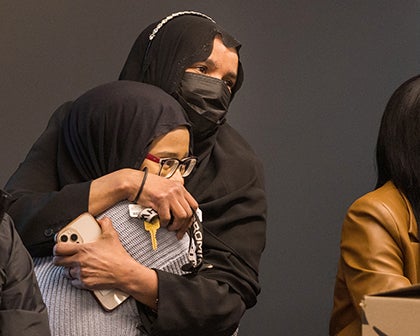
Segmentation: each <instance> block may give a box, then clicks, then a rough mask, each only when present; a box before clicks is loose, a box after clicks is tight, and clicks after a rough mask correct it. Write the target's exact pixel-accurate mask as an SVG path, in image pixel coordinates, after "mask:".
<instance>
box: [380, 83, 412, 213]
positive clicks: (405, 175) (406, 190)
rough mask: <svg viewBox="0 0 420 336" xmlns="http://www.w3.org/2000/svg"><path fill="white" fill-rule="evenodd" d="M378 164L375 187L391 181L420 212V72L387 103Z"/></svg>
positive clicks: (381, 127) (382, 124) (381, 128)
mask: <svg viewBox="0 0 420 336" xmlns="http://www.w3.org/2000/svg"><path fill="white" fill-rule="evenodd" d="M376 165H377V172H378V179H377V182H376V188H379V187H381V186H382V185H383V184H385V183H386V182H387V181H392V182H393V183H394V184H395V186H396V187H397V188H398V189H399V190H400V191H401V192H402V193H403V194H404V195H405V196H406V197H407V198H408V200H409V201H410V203H411V205H412V207H413V208H414V210H415V213H416V214H420V75H417V76H415V77H413V78H410V79H409V80H407V81H406V82H404V83H403V84H402V85H401V86H400V87H399V88H398V89H397V90H396V91H395V92H394V93H393V94H392V96H391V98H390V99H389V101H388V104H387V105H386V108H385V112H384V114H383V116H382V121H381V126H380V129H379V135H378V142H377V145H376Z"/></svg>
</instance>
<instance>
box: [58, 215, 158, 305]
mask: <svg viewBox="0 0 420 336" xmlns="http://www.w3.org/2000/svg"><path fill="white" fill-rule="evenodd" d="M98 223H99V225H100V226H101V228H102V234H101V236H100V237H99V239H98V240H96V241H95V242H92V243H86V244H77V243H57V244H56V245H55V246H54V259H53V262H54V264H55V265H57V266H64V267H66V268H67V269H68V272H67V275H68V277H69V278H70V279H71V283H72V285H73V286H76V287H78V288H84V289H90V290H97V289H119V290H121V291H123V292H125V293H127V294H129V295H131V296H133V297H134V298H135V299H136V300H138V301H140V302H142V303H144V304H146V305H148V306H149V307H151V308H153V309H155V308H156V298H157V288H158V278H157V274H156V272H155V271H154V270H152V269H150V268H147V267H145V266H144V265H142V264H140V263H138V262H137V261H136V260H134V259H133V258H132V257H131V256H130V255H129V254H128V253H127V251H126V250H125V249H124V247H123V246H122V245H121V242H120V240H119V237H118V233H117V232H116V231H115V229H114V227H113V226H112V223H111V220H110V219H109V218H103V219H101V220H99V221H98Z"/></svg>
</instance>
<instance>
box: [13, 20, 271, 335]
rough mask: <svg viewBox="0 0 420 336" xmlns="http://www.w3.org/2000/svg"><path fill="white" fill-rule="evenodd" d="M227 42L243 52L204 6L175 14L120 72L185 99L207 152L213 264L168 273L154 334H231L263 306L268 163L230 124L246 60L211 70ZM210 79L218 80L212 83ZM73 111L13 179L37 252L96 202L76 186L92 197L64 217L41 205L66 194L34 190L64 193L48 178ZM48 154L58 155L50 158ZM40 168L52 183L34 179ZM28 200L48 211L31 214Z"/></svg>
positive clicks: (205, 202)
mask: <svg viewBox="0 0 420 336" xmlns="http://www.w3.org/2000/svg"><path fill="white" fill-rule="evenodd" d="M220 41H221V42H222V43H221V45H222V46H225V47H226V48H227V49H229V51H230V52H231V51H232V50H233V51H234V52H235V53H236V55H237V53H238V51H239V47H240V45H239V43H238V42H237V41H236V40H235V39H234V38H232V37H231V36H230V35H229V34H228V33H226V32H225V31H224V30H223V29H222V28H220V27H219V26H218V25H217V24H215V23H214V22H213V21H212V20H211V19H209V18H207V17H204V16H203V15H198V14H194V13H182V14H181V15H180V14H175V15H171V16H169V17H167V18H165V19H164V20H162V21H161V22H156V23H154V24H152V25H150V26H149V27H148V28H146V29H145V31H144V32H143V33H142V34H141V35H140V36H139V38H138V39H137V41H136V42H135V44H134V46H133V48H132V50H131V52H130V55H129V57H128V59H127V62H126V64H125V66H124V69H123V71H122V73H121V75H120V79H128V80H137V81H143V82H146V83H150V84H152V85H156V86H159V87H161V88H162V89H164V90H165V91H166V92H168V93H169V94H171V95H172V96H174V97H175V98H177V99H178V100H179V102H180V103H181V105H182V106H183V107H184V108H185V110H186V113H187V115H188V117H189V119H190V121H191V123H192V129H193V135H194V137H193V144H194V146H193V152H194V154H195V155H197V156H198V157H199V165H198V167H197V169H196V172H195V173H194V174H193V175H192V176H191V178H190V179H189V181H187V182H186V186H187V189H188V190H189V191H190V192H191V193H192V195H193V196H194V197H195V198H196V200H197V201H198V203H199V205H200V208H201V209H202V210H203V222H204V223H203V226H204V231H205V232H204V243H203V248H204V258H205V260H206V262H208V263H209V264H211V265H212V267H211V268H205V269H202V270H201V271H199V272H198V274H195V275H194V276H188V277H177V276H174V275H171V274H166V273H163V272H162V273H158V274H159V307H158V313H157V315H156V316H154V314H153V313H152V312H149V313H148V314H147V317H148V318H149V319H150V322H151V324H152V328H153V332H154V333H155V332H156V334H157V333H159V334H160V335H172V334H173V333H174V331H175V330H176V331H177V334H178V335H194V334H197V333H199V334H200V335H230V334H232V333H233V332H234V330H235V329H236V327H237V326H238V324H239V321H240V319H241V317H242V315H243V314H244V312H245V310H246V309H247V308H250V307H252V306H253V305H255V303H256V297H257V295H258V293H259V292H260V286H259V283H258V265H259V261H260V257H261V253H262V251H263V249H264V245H265V216H266V200H265V192H264V182H263V169H262V166H261V163H260V161H259V159H258V158H257V157H256V155H255V154H254V152H253V150H252V149H251V147H250V146H249V145H248V144H247V143H246V141H245V140H244V139H243V138H242V137H241V136H240V135H239V134H238V133H237V132H236V131H235V130H234V129H233V128H232V127H231V126H230V125H229V124H228V123H227V122H225V117H226V112H227V107H228V105H229V102H230V100H231V98H232V97H233V95H235V93H236V92H237V90H238V89H239V88H240V86H241V83H242V79H243V71H242V66H241V63H240V62H239V59H237V63H236V68H235V69H234V71H230V72H229V73H225V74H224V75H223V76H220V77H219V78H212V77H216V76H215V75H213V73H212V72H214V71H209V70H214V69H212V68H211V66H212V63H213V64H215V63H216V65H218V62H217V61H218V60H217V58H216V59H215V57H213V56H214V55H213V53H214V51H215V50H214V49H215V46H216V43H219V42H220ZM218 46H220V44H218ZM216 56H217V55H216ZM209 60H211V61H212V62H208V61H209ZM214 61H216V62H214ZM219 63H220V62H219ZM222 63H223V62H222ZM223 64H225V63H223ZM197 71H199V72H200V73H202V74H203V75H200V74H197ZM186 72H195V73H193V74H192V75H185V73H186ZM232 72H234V73H233V76H232ZM191 77H192V78H191ZM204 77H207V79H208V83H207V84H208V85H207V84H203V80H202V79H203V78H204ZM204 82H205V81H204ZM66 109H68V105H66V104H65V105H63V106H62V107H61V108H60V109H59V110H58V111H57V112H56V114H55V116H53V118H52V120H51V121H50V124H49V126H48V128H47V130H46V131H45V132H44V134H43V135H42V136H41V138H40V139H39V140H38V142H37V143H36V144H35V145H34V147H33V148H32V150H31V152H30V153H29V155H28V157H27V159H26V160H25V162H24V163H23V165H22V166H21V167H20V168H19V169H18V170H17V172H16V173H15V174H14V175H13V176H12V178H11V179H10V181H9V182H8V185H7V188H8V190H9V191H11V192H13V193H14V194H15V195H16V196H17V197H18V200H17V201H16V202H15V204H14V205H13V206H12V210H13V214H14V216H15V217H16V218H17V219H18V222H19V223H18V228H20V230H21V232H23V234H24V237H25V233H26V234H28V233H29V232H30V231H33V230H34V228H33V227H34V226H37V225H38V229H37V232H36V234H35V237H36V238H35V239H34V235H31V236H28V239H26V240H25V239H24V240H25V241H26V243H27V244H28V246H29V249H30V250H31V251H32V252H33V253H37V252H39V253H48V251H50V250H49V248H48V238H46V237H45V236H44V235H48V234H53V232H54V230H56V229H57V228H59V227H61V226H63V225H64V223H65V222H66V221H68V220H69V219H70V218H71V217H72V216H73V218H74V217H75V216H76V215H77V214H78V212H79V213H80V212H82V211H83V210H85V209H86V204H87V202H88V200H87V198H88V188H86V187H83V186H78V185H75V186H71V188H72V189H74V190H73V191H71V192H69V193H68V196H67V197H71V198H74V195H77V194H80V195H81V196H80V197H79V199H82V200H81V201H80V204H73V207H72V208H73V209H72V211H67V213H68V215H69V216H63V215H62V214H60V215H58V216H57V215H54V214H52V213H51V212H52V211H51V210H52V209H51V208H49V211H45V215H44V211H43V209H41V208H48V207H49V205H50V204H51V203H53V202H54V201H56V202H57V203H59V204H62V202H65V200H66V196H64V195H63V196H62V200H60V201H59V200H58V197H56V196H57V195H53V196H51V197H52V201H51V202H50V201H49V199H48V197H42V196H40V194H38V195H36V194H35V195H34V194H30V192H31V190H32V191H34V190H35V191H37V192H38V193H41V194H42V193H46V192H48V191H53V190H54V191H57V190H59V189H57V187H56V186H55V182H54V181H52V178H51V177H48V176H49V175H50V174H51V175H50V176H55V175H54V174H55V172H56V167H54V166H53V165H52V164H51V162H49V161H50V160H51V159H50V158H51V157H54V155H55V154H54V153H55V152H56V150H55V146H54V143H56V132H57V131H56V129H57V127H58V125H60V123H61V120H60V119H61V118H62V117H61V115H62V114H63V113H65V112H62V111H63V110H64V111H65V110H66ZM46 153H49V154H48V156H47V157H48V158H49V159H48V160H47V161H48V162H46V163H45V157H46ZM39 166H43V171H41V170H40V167H39ZM33 175H35V177H39V179H41V181H42V182H40V180H39V179H38V180H36V181H37V182H34V179H33V178H32V176H33ZM148 187H149V188H150V187H151V183H149V186H148V183H146V185H145V190H146V191H147V190H148V189H147V188H148ZM155 189H156V190H158V189H159V188H155ZM28 191H29V192H28ZM61 192H62V191H60V193H61ZM83 195H84V196H83ZM54 197H56V198H54ZM83 197H84V198H83ZM46 198H47V199H46ZM25 199H26V202H25V203H26V204H23V200H25ZM28 203H30V204H32V205H34V206H36V207H37V208H38V211H37V212H32V214H23V209H25V207H26V206H28ZM158 212H159V211H158ZM159 214H160V212H159ZM31 215H32V217H31ZM41 215H43V216H42V218H44V217H46V220H48V225H47V224H46V223H44V222H41V223H42V224H43V225H44V226H43V228H44V230H42V229H41V226H40V223H39V222H38V221H39V219H40V218H41ZM174 217H175V219H176V216H175V214H174ZM52 218H54V219H52ZM34 221H35V223H34ZM36 222H38V223H36ZM42 224H41V225H42ZM34 242H37V243H38V244H37V243H34ZM37 245H38V246H37ZM38 247H41V248H40V249H38ZM141 312H142V313H144V312H147V310H141Z"/></svg>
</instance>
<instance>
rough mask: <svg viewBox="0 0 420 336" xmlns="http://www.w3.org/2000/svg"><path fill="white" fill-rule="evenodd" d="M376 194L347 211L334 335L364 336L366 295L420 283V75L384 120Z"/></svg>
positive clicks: (393, 103)
mask: <svg viewBox="0 0 420 336" xmlns="http://www.w3.org/2000/svg"><path fill="white" fill-rule="evenodd" d="M376 162H377V171H378V179H377V184H376V188H375V190H374V191H371V192H369V193H367V194H366V195H364V196H362V197H360V198H359V199H358V200H356V201H355V202H354V203H353V204H352V205H351V206H350V208H349V210H348V211H347V215H346V217H345V220H344V223H343V226H342V233H341V244H340V250H341V255H340V259H339V263H338V271H337V277H336V283H335V289H334V305H333V310H332V314H331V319H330V335H339V336H348V335H351V336H358V335H361V330H362V319H361V307H360V302H361V300H362V299H363V297H364V296H365V295H368V294H372V293H376V292H382V291H388V290H392V289H397V288H401V287H406V286H410V285H412V284H415V283H418V282H419V278H420V263H419V252H420V244H419V234H418V225H417V220H416V218H418V216H419V214H420V76H416V77H413V78H411V79H409V80H408V81H406V82H405V83H403V84H402V85H401V86H400V87H399V88H398V89H397V90H396V91H395V92H394V93H393V95H392V96H391V98H390V100H389V102H388V104H387V106H386V108H385V112H384V114H383V117H382V121H381V126H380V130H379V135H378V141H377V147H376Z"/></svg>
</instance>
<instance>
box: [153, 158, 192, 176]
mask: <svg viewBox="0 0 420 336" xmlns="http://www.w3.org/2000/svg"><path fill="white" fill-rule="evenodd" d="M146 159H147V160H150V161H153V162H156V163H159V166H160V167H159V173H158V175H159V176H163V177H165V178H171V177H172V176H173V175H174V174H175V172H176V171H177V170H178V169H181V168H182V167H184V169H185V170H184V172H182V170H180V172H181V175H182V177H187V176H188V175H190V174H191V172H192V171H193V170H194V168H195V166H196V165H197V157H195V156H189V157H186V158H184V159H181V160H179V159H177V158H159V157H157V156H155V155H153V154H150V153H147V155H146ZM168 161H172V162H174V163H175V164H174V165H173V166H171V170H170V172H169V173H168V174H165V175H162V174H161V173H162V169H163V166H164V165H165V164H166V163H167V162H168Z"/></svg>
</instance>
